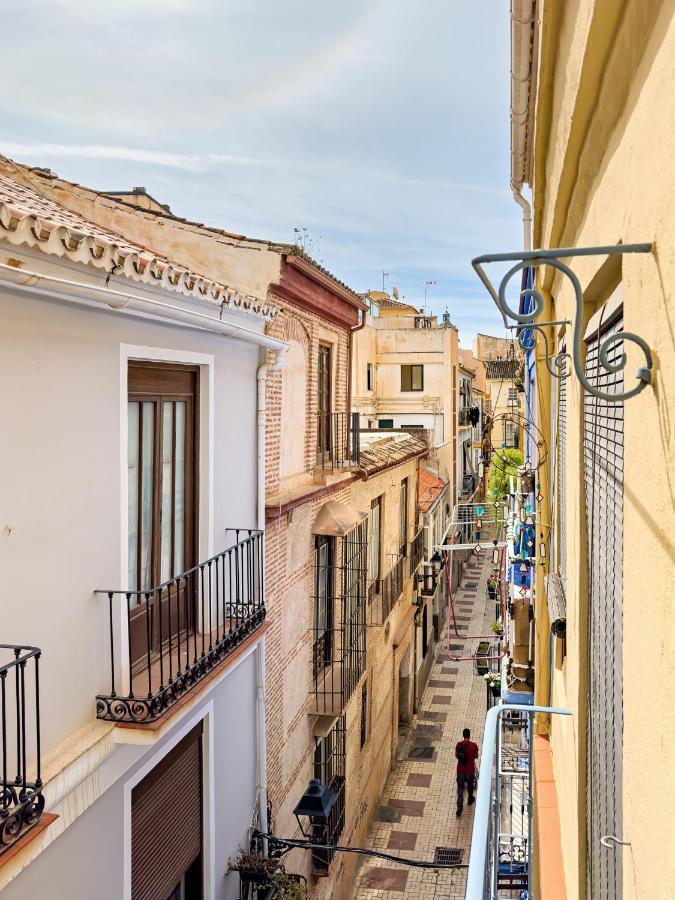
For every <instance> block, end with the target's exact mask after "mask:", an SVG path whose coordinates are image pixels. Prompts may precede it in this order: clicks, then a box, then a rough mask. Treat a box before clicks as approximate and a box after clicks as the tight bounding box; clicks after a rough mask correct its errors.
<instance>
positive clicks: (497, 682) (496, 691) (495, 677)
mask: <svg viewBox="0 0 675 900" xmlns="http://www.w3.org/2000/svg"><path fill="white" fill-rule="evenodd" d="M484 678H485V680H486V682H487V685H488V687H489V688H490V690H491V691H492V696H493V697H499V695H500V693H501V689H502V678H501V675H500V674H499V673H498V672H488V673H487V674H486V675H485V676H484Z"/></svg>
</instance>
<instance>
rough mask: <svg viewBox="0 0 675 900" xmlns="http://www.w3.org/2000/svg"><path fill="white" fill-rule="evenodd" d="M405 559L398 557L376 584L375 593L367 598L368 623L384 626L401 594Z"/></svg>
mask: <svg viewBox="0 0 675 900" xmlns="http://www.w3.org/2000/svg"><path fill="white" fill-rule="evenodd" d="M404 569H405V557H404V556H398V557H396V561H395V562H394V564H393V566H392V567H391V569H390V570H389V572H388V573H387V574H386V575H385V576H384V578H381V579H380V580H379V581H378V582H377V588H378V589H377V592H375V593H373V595H372V596H370V595H369V597H368V623H369V624H370V625H384V623H385V622H386V621H387V619H388V618H389V615H390V614H391V611H392V610H393V608H394V607H395V606H396V604H397V603H398V601H399V598H400V596H401V594H402V593H403V576H404Z"/></svg>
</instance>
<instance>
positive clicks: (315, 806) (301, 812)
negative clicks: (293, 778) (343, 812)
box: [293, 778, 337, 838]
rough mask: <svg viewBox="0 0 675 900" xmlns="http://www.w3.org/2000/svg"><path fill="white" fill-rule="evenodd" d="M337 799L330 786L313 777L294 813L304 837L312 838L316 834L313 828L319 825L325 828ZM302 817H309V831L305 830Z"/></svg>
mask: <svg viewBox="0 0 675 900" xmlns="http://www.w3.org/2000/svg"><path fill="white" fill-rule="evenodd" d="M336 800H337V797H336V796H335V794H334V793H333V792H332V791H331V790H330V788H327V787H326V786H325V785H323V784H321V782H320V781H319V779H318V778H312V780H311V781H310V782H309V785H308V787H307V790H306V791H305V793H304V794H303V795H302V797H301V798H300V802H299V803H298V805H297V806H296V807H295V809H294V810H293V815H294V816H295V818H296V819H297V820H298V825H299V826H300V831H301V832H302V836H303V837H304V838H312V837H313V836H314V835H313V828H315V827H317V826H318V827H324V828H325V826H326V825H327V824H328V817H329V816H330V813H331V810H332V809H333V807H334V806H335V801H336ZM301 817H304V818H306V819H309V825H310V829H309V833H307V832H306V831H305V829H304V827H303V824H302V819H301Z"/></svg>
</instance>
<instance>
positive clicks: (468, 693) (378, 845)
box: [352, 553, 494, 900]
mask: <svg viewBox="0 0 675 900" xmlns="http://www.w3.org/2000/svg"><path fill="white" fill-rule="evenodd" d="M490 569H491V559H490V555H489V554H487V553H484V554H483V555H482V559H481V560H477V559H476V558H475V557H473V556H472V557H471V559H470V560H469V562H468V564H467V568H466V570H465V573H464V578H463V580H462V585H461V587H460V589H459V591H458V592H457V596H456V598H455V611H456V615H457V625H458V628H459V630H460V632H461V633H469V634H486V633H487V634H489V626H490V623H491V621H492V620H493V618H494V608H493V607H494V604H493V602H492V601H489V600H488V598H487V590H486V588H487V579H488V575H489V573H490ZM477 644H478V640H477V639H473V638H472V639H469V640H466V641H462V642H460V641H458V640H457V639H455V640H453V643H452V644H451V647H450V651H451V653H452V655H454V656H468V655H469V654H471V653H473V652H474V651H475V648H476V646H477ZM485 703H486V688H485V682H484V681H483V679H482V678H479V677H477V676H476V674H475V670H474V666H473V663H471V662H468V661H467V662H453V661H451V660H450V658H449V656H448V652H447V642H446V639H444V640H442V641H441V642H440V643H439V645H438V647H437V649H436V659H435V661H434V665H433V667H432V670H431V674H430V676H429V681H428V683H427V687H426V690H425V691H424V694H423V696H422V701H421V703H420V709H419V711H418V714H417V715H416V716H415V719H414V721H413V723H412V725H411V727H410V729H409V731H408V734H407V736H406V739H405V740H404V741H403V742H402V744H401V747H400V750H399V758H398V763H397V765H396V768H395V769H394V770H393V771H392V772H391V774H390V776H389V779H388V782H387V785H386V787H385V790H384V792H383V795H382V801H381V805H380V808H379V810H378V812H377V815H376V817H375V821H374V822H373V825H372V827H371V829H370V832H369V835H368V846H369V847H372V848H373V849H376V850H383V851H387V852H390V853H394V854H397V855H400V856H409V857H411V858H415V859H419V860H433V859H435V858H436V857H435V854H436V853H437V850H438V849H440V848H443V849H447V850H459V851H460V854H459V855H460V856H461V859H460V860H459V861H460V862H462V863H467V862H468V858H469V847H470V844H471V828H472V825H473V811H474V807H467V805H466V802H465V805H464V811H463V813H462V816H461V817H460V818H457V817H456V815H455V808H456V781H455V770H456V765H457V763H456V760H455V754H454V750H455V744H456V743H457V741H458V740H460V739H461V736H462V729H463V728H467V727H468V728H470V729H471V738H472V740H474V741H475V742H476V743H477V744H478V745H479V746H480V744H481V741H482V738H483V723H484V719H485ZM425 748H430V749H431V750H432V751H433V756H432V758H431V759H430V760H425V759H423V758H420V756H422V755H423V754H424V750H425ZM465 879H466V870H464V869H459V870H457V871H454V872H453V871H450V870H446V871H443V870H433V869H417V868H410V867H407V866H403V865H399V864H397V863H390V862H387V861H385V860H381V861H378V860H377V859H374V858H372V859H365V858H364V861H363V863H362V864H361V868H360V870H359V873H358V876H357V880H356V884H355V888H354V892H353V894H352V897H353V900H367V898H375V897H377V898H378V900H387V898H389V900H393V898H400V897H401V896H403V895H405V896H406V897H424V898H425V900H432V898H433V900H446V898H460V897H464V885H465Z"/></svg>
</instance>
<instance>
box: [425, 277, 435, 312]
mask: <svg viewBox="0 0 675 900" xmlns="http://www.w3.org/2000/svg"><path fill="white" fill-rule="evenodd" d="M432 284H436V282H435V281H425V282H424V315H425V316H426V314H427V291H428V289H429V288H430V287H431V285H432Z"/></svg>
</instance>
